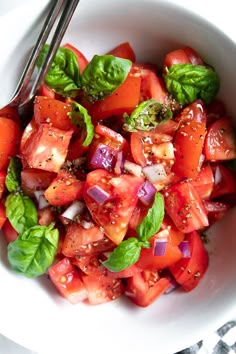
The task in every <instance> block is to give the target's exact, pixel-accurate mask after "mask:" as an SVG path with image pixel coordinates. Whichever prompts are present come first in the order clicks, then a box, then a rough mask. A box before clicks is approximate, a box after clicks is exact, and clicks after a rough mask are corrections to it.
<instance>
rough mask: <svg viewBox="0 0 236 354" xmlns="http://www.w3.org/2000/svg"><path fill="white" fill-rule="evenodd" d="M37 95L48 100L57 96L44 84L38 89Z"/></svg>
mask: <svg viewBox="0 0 236 354" xmlns="http://www.w3.org/2000/svg"><path fill="white" fill-rule="evenodd" d="M37 94H38V95H39V96H45V97H48V98H56V96H57V94H56V92H55V91H53V89H51V88H50V87H49V86H48V85H46V84H45V83H43V84H42V85H41V86H40V87H39V89H38V92H37Z"/></svg>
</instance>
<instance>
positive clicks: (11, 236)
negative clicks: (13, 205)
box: [2, 219, 18, 243]
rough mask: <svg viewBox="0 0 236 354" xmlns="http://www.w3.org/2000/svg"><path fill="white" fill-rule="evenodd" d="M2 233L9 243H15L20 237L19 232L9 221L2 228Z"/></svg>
mask: <svg viewBox="0 0 236 354" xmlns="http://www.w3.org/2000/svg"><path fill="white" fill-rule="evenodd" d="M2 233H3V236H4V238H5V239H6V241H7V243H10V242H12V241H14V240H15V239H16V238H17V237H18V232H17V231H16V230H15V229H14V228H13V226H12V225H11V223H10V221H9V220H8V219H7V220H6V221H5V222H4V224H3V226H2Z"/></svg>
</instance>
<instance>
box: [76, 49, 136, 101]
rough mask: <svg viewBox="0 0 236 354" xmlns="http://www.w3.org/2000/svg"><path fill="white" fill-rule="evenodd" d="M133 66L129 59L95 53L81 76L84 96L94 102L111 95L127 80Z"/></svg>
mask: <svg viewBox="0 0 236 354" xmlns="http://www.w3.org/2000/svg"><path fill="white" fill-rule="evenodd" d="M131 66H132V62H131V61H130V60H128V59H122V58H118V57H114V56H113V55H95V56H94V57H93V58H92V60H91V61H90V63H89V64H88V65H87V66H86V68H85V69H84V71H83V73H82V76H81V85H82V90H83V92H84V96H85V97H86V98H87V100H88V101H90V102H92V103H93V102H96V101H98V100H102V99H104V98H105V97H106V96H109V95H111V94H112V93H113V92H114V91H115V90H116V89H117V88H118V87H119V86H120V85H121V84H122V83H123V82H124V81H125V79H126V77H127V75H128V73H129V71H130V69H131Z"/></svg>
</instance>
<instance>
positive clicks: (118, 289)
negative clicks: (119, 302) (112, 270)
mask: <svg viewBox="0 0 236 354" xmlns="http://www.w3.org/2000/svg"><path fill="white" fill-rule="evenodd" d="M82 280H83V283H84V285H85V287H86V289H87V292H88V302H89V304H91V305H98V304H103V303H106V302H109V301H112V300H115V299H117V298H118V297H120V296H121V295H122V294H123V293H124V286H123V284H122V281H121V280H120V279H115V278H113V277H111V276H109V275H106V274H101V275H99V276H96V275H82Z"/></svg>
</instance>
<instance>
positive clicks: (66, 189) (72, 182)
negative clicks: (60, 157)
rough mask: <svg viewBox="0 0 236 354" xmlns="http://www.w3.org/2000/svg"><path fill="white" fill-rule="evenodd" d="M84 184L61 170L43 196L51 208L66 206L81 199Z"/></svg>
mask: <svg viewBox="0 0 236 354" xmlns="http://www.w3.org/2000/svg"><path fill="white" fill-rule="evenodd" d="M83 191H84V182H83V181H79V180H78V179H77V178H76V177H75V176H74V175H73V174H71V173H69V172H67V171H65V170H62V171H60V172H59V173H58V175H57V176H56V178H55V179H53V181H52V182H51V184H50V185H49V186H48V188H47V189H46V191H45V193H44V195H45V198H46V199H47V201H48V202H49V203H50V204H51V205H53V206H59V205H67V204H70V203H71V202H73V201H74V200H77V199H83Z"/></svg>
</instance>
